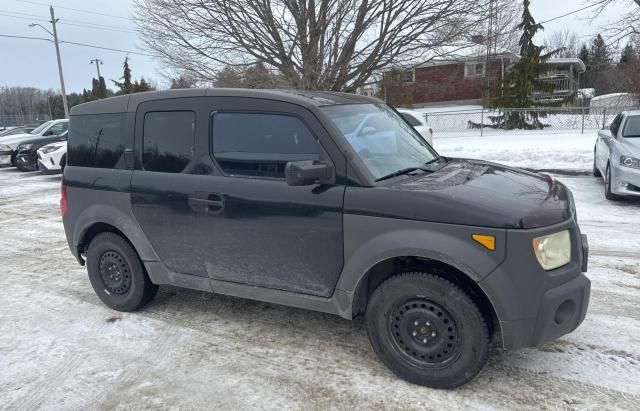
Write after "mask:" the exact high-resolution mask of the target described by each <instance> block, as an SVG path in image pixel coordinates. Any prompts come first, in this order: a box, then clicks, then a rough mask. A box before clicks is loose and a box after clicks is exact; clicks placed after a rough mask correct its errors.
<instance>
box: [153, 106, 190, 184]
mask: <svg viewBox="0 0 640 411" xmlns="http://www.w3.org/2000/svg"><path fill="white" fill-rule="evenodd" d="M195 130H196V114H195V113H194V112H193V111H153V112H148V113H147V114H145V116H144V131H143V138H142V140H143V141H142V168H143V169H145V170H147V171H157V172H163V173H181V172H183V171H184V170H185V168H186V167H187V165H188V164H189V163H190V162H191V160H192V159H193V145H194V139H195Z"/></svg>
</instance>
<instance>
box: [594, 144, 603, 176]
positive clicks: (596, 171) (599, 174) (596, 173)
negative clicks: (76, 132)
mask: <svg viewBox="0 0 640 411" xmlns="http://www.w3.org/2000/svg"><path fill="white" fill-rule="evenodd" d="M593 176H594V177H602V173H601V172H600V170H598V166H597V165H596V150H595V149H594V150H593Z"/></svg>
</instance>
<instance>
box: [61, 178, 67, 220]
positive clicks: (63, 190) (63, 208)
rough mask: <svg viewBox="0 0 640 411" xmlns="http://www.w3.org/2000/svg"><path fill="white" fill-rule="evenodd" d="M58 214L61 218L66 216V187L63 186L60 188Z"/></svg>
mask: <svg viewBox="0 0 640 411" xmlns="http://www.w3.org/2000/svg"><path fill="white" fill-rule="evenodd" d="M60 214H62V216H63V217H64V215H65V214H67V186H65V185H64V184H63V185H62V186H61V188H60Z"/></svg>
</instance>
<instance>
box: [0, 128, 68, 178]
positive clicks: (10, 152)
mask: <svg viewBox="0 0 640 411" xmlns="http://www.w3.org/2000/svg"><path fill="white" fill-rule="evenodd" d="M68 128H69V120H67V119H62V120H51V121H47V122H46V123H43V124H41V125H40V126H38V127H37V128H36V129H35V130H33V131H31V132H30V133H24V134H16V135H11V136H5V137H2V138H1V139H0V166H8V165H12V166H14V167H15V166H16V154H18V151H17V148H18V146H20V144H22V143H23V142H25V141H31V140H34V139H38V138H46V137H50V136H59V135H62V134H64V133H66V131H67V129H68Z"/></svg>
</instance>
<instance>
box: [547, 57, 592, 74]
mask: <svg viewBox="0 0 640 411" xmlns="http://www.w3.org/2000/svg"><path fill="white" fill-rule="evenodd" d="M545 64H551V65H560V64H569V65H574V66H578V70H579V71H580V72H581V73H584V72H585V71H586V70H587V68H586V66H585V65H584V62H583V61H582V60H580V59H579V58H568V57H559V58H550V59H549V60H547V61H546V63H545Z"/></svg>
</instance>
